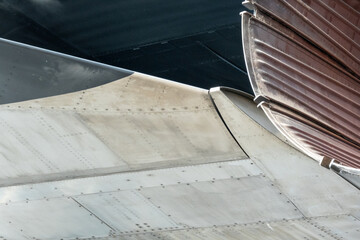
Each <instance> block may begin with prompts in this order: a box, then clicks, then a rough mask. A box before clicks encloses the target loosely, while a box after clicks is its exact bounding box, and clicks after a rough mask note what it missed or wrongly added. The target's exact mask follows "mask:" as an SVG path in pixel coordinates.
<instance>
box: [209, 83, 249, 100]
mask: <svg viewBox="0 0 360 240" xmlns="http://www.w3.org/2000/svg"><path fill="white" fill-rule="evenodd" d="M211 89H218V90H220V91H227V92H232V93H235V94H238V95H241V96H243V97H246V98H248V99H250V100H254V99H255V96H254V95H252V94H250V93H247V92H244V91H241V90H239V89H235V88H231V87H226V86H219V87H215V88H211ZM211 89H210V90H211Z"/></svg>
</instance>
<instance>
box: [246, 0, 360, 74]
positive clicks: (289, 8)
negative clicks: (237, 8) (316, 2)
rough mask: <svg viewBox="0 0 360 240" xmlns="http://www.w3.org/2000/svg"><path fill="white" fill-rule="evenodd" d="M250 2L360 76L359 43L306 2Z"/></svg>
mask: <svg viewBox="0 0 360 240" xmlns="http://www.w3.org/2000/svg"><path fill="white" fill-rule="evenodd" d="M307 1H309V0H307ZM251 2H252V3H253V4H254V6H255V8H256V9H257V10H259V11H263V12H266V13H267V14H269V15H271V16H273V17H275V18H276V19H278V20H279V21H281V22H282V23H284V24H286V25H287V26H289V27H290V28H292V29H293V30H294V31H296V32H298V33H300V34H301V35H302V36H303V37H304V38H306V39H307V40H309V41H310V42H311V43H312V44H314V45H316V46H318V47H320V48H322V49H323V50H325V51H327V52H328V53H329V54H331V55H332V57H334V58H335V59H337V61H339V62H341V63H342V64H343V66H344V67H347V68H348V70H349V71H351V72H353V73H354V74H355V75H356V76H360V44H359V42H355V41H354V40H353V39H352V38H350V37H348V36H347V35H345V34H343V32H342V31H340V30H339V29H338V28H337V27H336V26H334V25H333V24H332V23H331V22H329V21H328V20H327V19H326V18H324V17H323V16H322V15H321V14H319V13H318V12H316V11H315V10H314V9H312V8H311V7H309V5H307V4H305V2H303V1H301V0H286V1H285V0H251ZM322 5H325V4H322ZM326 6H327V5H326ZM327 8H328V6H327ZM319 11H320V10H319ZM326 14H329V11H327V13H324V14H323V15H324V16H325V15H326ZM355 38H356V36H355Z"/></svg>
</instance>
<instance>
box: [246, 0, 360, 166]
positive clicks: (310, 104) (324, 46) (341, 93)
mask: <svg viewBox="0 0 360 240" xmlns="http://www.w3.org/2000/svg"><path fill="white" fill-rule="evenodd" d="M252 2H253V3H254V6H255V9H256V11H255V12H256V15H255V16H256V17H253V16H252V15H251V14H249V13H242V22H243V26H242V31H243V48H244V53H245V58H246V64H247V68H248V72H249V76H250V79H251V84H252V87H253V89H254V93H255V95H256V97H257V99H261V101H263V100H265V101H268V102H270V103H271V104H270V103H269V104H262V106H263V109H264V111H265V112H267V115H268V116H269V117H270V119H271V120H272V121H273V123H274V124H275V125H276V126H277V127H278V128H279V129H280V130H281V131H282V132H283V133H284V134H285V135H286V136H287V137H288V138H290V139H291V140H292V141H293V142H296V143H297V145H298V146H300V148H301V149H303V150H304V151H305V152H307V153H311V154H316V155H318V156H327V157H331V158H334V159H337V160H339V161H341V162H342V163H343V164H346V165H348V166H352V167H359V168H360V78H359V76H356V74H354V72H356V71H358V72H360V65H359V62H358V60H359V58H360V48H359V45H358V44H357V43H356V42H355V40H356V41H359V39H360V31H359V28H358V27H357V26H355V25H353V24H351V23H350V22H349V19H351V20H354V19H353V16H354V15H356V14H358V13H357V12H356V11H355V10H352V11H349V7H348V6H347V5H346V4H345V3H343V2H341V3H340V2H337V3H336V4H335V5H336V6H335V5H334V3H333V2H332V1H331V0H321V1H320V0H305V1H304V2H301V1H299V0H289V1H286V2H285V1H283V0H272V1H268V0H253V1H252ZM325 3H326V4H325ZM331 4H332V5H331ZM331 6H333V7H334V9H339V12H336V11H334V10H333V9H331V8H330V7H331ZM346 6H347V7H346ZM265 7H266V9H265ZM335 7H336V8H335ZM257 8H258V9H257ZM281 9H282V12H281V11H280V10H281ZM284 9H285V10H284ZM278 11H280V12H278ZM299 11H301V13H302V14H300V12H299ZM284 12H285V13H284ZM347 12H349V13H354V12H355V13H356V14H353V15H351V14H349V16H350V17H347V18H346V19H345V18H344V17H342V14H346V13H347ZM274 13H276V14H277V15H276V16H274V15H273V14H274ZM340 13H341V14H340ZM269 14H270V15H269ZM275 19H277V20H275ZM284 19H285V20H284ZM309 19H312V20H314V21H315V23H316V25H314V24H312V23H311V22H309ZM327 20H329V21H327ZM324 21H325V22H324ZM284 22H286V23H287V24H288V25H286V24H284ZM326 22H328V23H327V25H326ZM354 22H355V23H356V24H357V23H359V22H360V21H359V20H356V19H355V20H354ZM294 23H295V25H293V26H292V27H290V25H291V24H294ZM332 23H334V24H332ZM297 24H304V25H306V26H300V30H299V29H297V27H298V25H297ZM322 24H323V25H322ZM324 24H325V25H324ZM342 24H345V25H346V24H347V25H351V26H346V27H342ZM309 25H310V26H309ZM318 26H322V27H323V29H325V31H326V32H327V33H328V34H327V33H326V32H322V33H319V31H320V30H319V29H318ZM340 28H342V29H341V31H340V30H339V29H340ZM326 29H327V30H326ZM315 30H317V31H315ZM304 33H305V34H304ZM334 33H336V34H337V35H336V34H335V35H334ZM306 34H308V35H309V36H307V37H305V36H306ZM336 36H337V37H336ZM332 37H334V38H336V40H337V42H335V44H334V39H332ZM309 40H310V41H309ZM342 41H345V42H342ZM314 42H315V43H316V44H314ZM329 43H331V44H329ZM340 43H344V45H346V44H349V45H348V47H347V49H345V48H342V47H341V48H339V46H338V45H339V44H340ZM345 43H346V44H345ZM319 46H320V47H321V48H320V47H319ZM358 48H359V53H357V52H356V51H357V50H356V49H358ZM354 49H355V53H356V58H354V56H353V55H351V54H350V50H351V51H352V52H353V53H354V51H353V50H354ZM343 55H347V58H346V59H342V61H341V62H339V61H338V60H339V59H338V57H339V56H343ZM334 56H335V57H337V58H336V59H334ZM354 59H355V60H354ZM354 66H357V67H356V68H354ZM350 69H352V70H354V69H355V71H349V70H350ZM270 106H273V107H272V108H270ZM274 106H276V107H274Z"/></svg>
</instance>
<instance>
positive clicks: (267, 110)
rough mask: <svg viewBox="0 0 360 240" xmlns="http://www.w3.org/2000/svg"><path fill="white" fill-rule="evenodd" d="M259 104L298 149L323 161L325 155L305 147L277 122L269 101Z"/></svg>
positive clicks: (319, 161) (316, 159)
mask: <svg viewBox="0 0 360 240" xmlns="http://www.w3.org/2000/svg"><path fill="white" fill-rule="evenodd" d="M258 106H260V107H261V109H262V110H263V111H264V112H265V114H266V116H267V117H268V119H269V120H270V121H271V123H272V124H273V125H274V126H275V127H276V128H277V129H278V130H279V132H280V133H281V134H283V136H285V137H286V139H287V140H288V141H289V142H290V143H291V144H293V145H294V146H295V147H296V148H297V149H299V150H300V151H302V152H303V153H305V154H306V155H308V156H309V157H311V158H312V159H314V160H315V161H317V162H318V163H321V161H322V159H323V157H324V156H320V155H318V154H315V153H313V152H311V151H309V150H308V149H307V148H305V147H303V146H302V145H301V144H300V143H299V142H298V141H295V140H294V139H293V138H292V137H291V136H289V134H288V133H287V131H286V129H284V128H282V127H281V126H280V125H279V124H277V122H276V121H275V117H273V116H272V113H271V111H270V110H269V109H270V108H271V105H270V104H269V103H268V102H265V101H263V102H261V103H259V105H258Z"/></svg>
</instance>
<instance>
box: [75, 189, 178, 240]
mask: <svg viewBox="0 0 360 240" xmlns="http://www.w3.org/2000/svg"><path fill="white" fill-rule="evenodd" d="M75 199H76V201H78V202H79V203H80V204H81V205H83V206H84V207H85V208H86V209H88V210H89V211H91V212H92V213H93V214H95V215H96V216H97V217H99V218H100V219H102V220H103V221H105V222H106V223H108V224H109V226H111V227H112V228H113V229H115V230H116V231H118V232H119V233H120V234H121V233H129V232H144V231H145V232H146V231H151V230H154V229H158V230H161V229H176V228H178V227H179V226H178V224H176V223H175V222H174V221H173V220H172V219H171V217H170V216H168V215H167V214H166V213H164V212H163V211H162V210H161V209H158V208H157V207H156V206H155V205H154V204H153V203H152V202H151V201H149V199H147V198H145V197H144V196H142V195H141V194H140V193H139V192H138V191H120V192H115V193H99V194H91V195H84V196H77V197H75Z"/></svg>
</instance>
